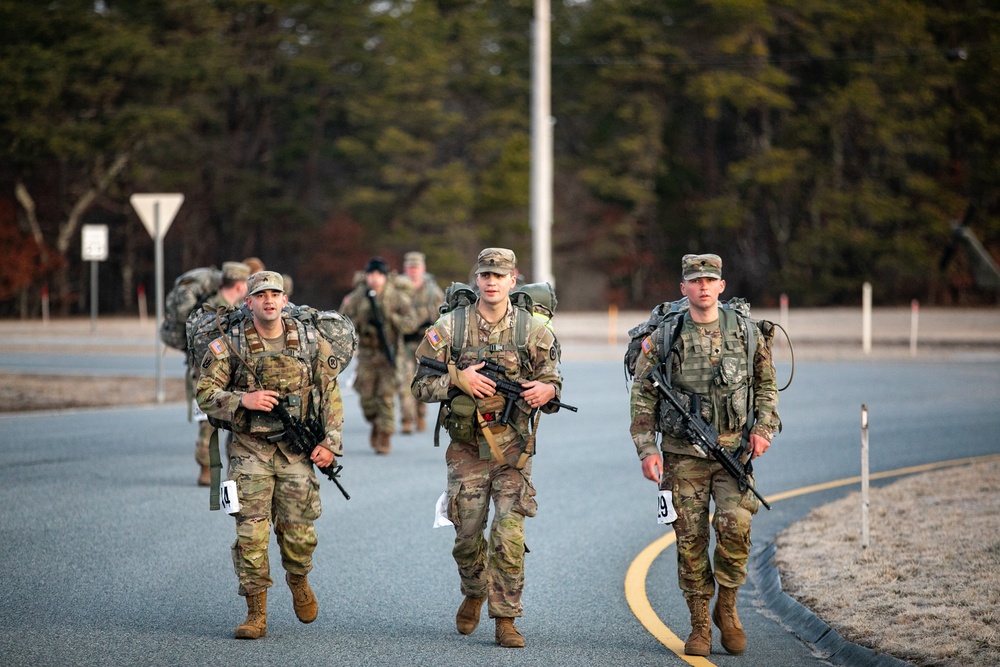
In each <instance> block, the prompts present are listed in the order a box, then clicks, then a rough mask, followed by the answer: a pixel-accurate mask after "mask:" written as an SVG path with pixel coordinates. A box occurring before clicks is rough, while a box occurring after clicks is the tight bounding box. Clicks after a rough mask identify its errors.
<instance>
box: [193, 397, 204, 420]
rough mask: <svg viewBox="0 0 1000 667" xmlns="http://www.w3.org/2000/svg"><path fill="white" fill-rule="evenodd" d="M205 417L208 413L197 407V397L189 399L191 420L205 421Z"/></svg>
mask: <svg viewBox="0 0 1000 667" xmlns="http://www.w3.org/2000/svg"><path fill="white" fill-rule="evenodd" d="M207 419H208V415H206V414H205V413H204V412H203V411H202V409H201V408H199V407H198V401H197V399H194V398H192V399H191V421H196V422H203V421H206V420H207Z"/></svg>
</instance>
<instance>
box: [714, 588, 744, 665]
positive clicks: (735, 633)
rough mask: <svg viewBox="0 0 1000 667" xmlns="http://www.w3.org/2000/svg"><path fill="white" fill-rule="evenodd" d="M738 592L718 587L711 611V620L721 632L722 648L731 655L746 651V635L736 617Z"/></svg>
mask: <svg viewBox="0 0 1000 667" xmlns="http://www.w3.org/2000/svg"><path fill="white" fill-rule="evenodd" d="M738 590H739V589H738V588H726V587H725V586H719V601H718V602H716V604H715V608H714V609H712V620H713V621H715V625H716V627H718V628H719V630H720V631H721V632H722V648H724V649H726V651H728V652H729V653H731V654H732V655H740V654H742V653H743V652H744V651H746V650H747V635H746V633H745V632H743V625H742V624H741V623H740V617H739V616H737V615H736V591H738Z"/></svg>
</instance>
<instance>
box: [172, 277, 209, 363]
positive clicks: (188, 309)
mask: <svg viewBox="0 0 1000 667" xmlns="http://www.w3.org/2000/svg"><path fill="white" fill-rule="evenodd" d="M221 286H222V271H220V270H218V269H216V268H215V267H202V268H199V269H191V270H190V271H188V272H187V273H183V274H181V275H180V276H178V278H177V280H175V281H174V286H173V287H172V288H171V289H170V291H169V292H167V296H166V297H165V298H164V304H163V323H162V324H161V325H160V340H162V341H163V343H164V344H165V345H169V346H170V347H172V348H175V349H177V350H180V351H182V352H184V351H186V350H187V343H188V337H187V321H188V317H189V316H190V314H191V313H192V312H193V311H195V310H196V309H198V308H200V307H201V305H202V304H203V303H205V301H206V300H207V299H208V298H209V297H210V296H212V295H213V294H215V293H216V292H218V291H219V288H220V287H221ZM198 361H201V359H199V360H198Z"/></svg>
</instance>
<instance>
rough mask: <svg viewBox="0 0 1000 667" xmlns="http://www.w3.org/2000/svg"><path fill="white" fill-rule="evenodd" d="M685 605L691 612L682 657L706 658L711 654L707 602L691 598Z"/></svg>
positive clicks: (710, 628) (710, 633)
mask: <svg viewBox="0 0 1000 667" xmlns="http://www.w3.org/2000/svg"><path fill="white" fill-rule="evenodd" d="M687 604H688V609H689V610H690V611H691V634H690V635H689V636H688V638H687V641H686V642H684V655H700V656H707V655H709V654H710V653H711V652H712V625H711V623H709V621H708V600H707V599H705V598H691V599H690V600H688V601H687Z"/></svg>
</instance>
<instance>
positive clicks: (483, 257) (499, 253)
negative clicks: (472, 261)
mask: <svg viewBox="0 0 1000 667" xmlns="http://www.w3.org/2000/svg"><path fill="white" fill-rule="evenodd" d="M516 266H517V257H516V256H515V255H514V251H513V250H508V249H507V248H486V249H485V250H483V251H482V252H481V253H479V259H478V260H477V265H476V273H496V274H498V275H501V276H506V275H509V274H510V273H512V272H513V271H514V268H515V267H516Z"/></svg>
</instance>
